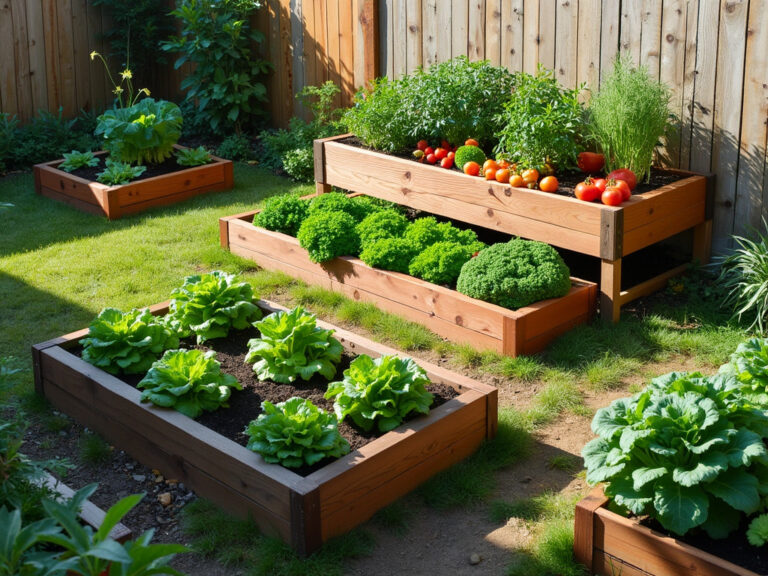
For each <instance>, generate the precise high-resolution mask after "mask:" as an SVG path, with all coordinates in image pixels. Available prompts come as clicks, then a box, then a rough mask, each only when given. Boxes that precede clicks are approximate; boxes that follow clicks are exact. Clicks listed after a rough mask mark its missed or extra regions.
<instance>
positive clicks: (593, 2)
mask: <svg viewBox="0 0 768 576" xmlns="http://www.w3.org/2000/svg"><path fill="white" fill-rule="evenodd" d="M601 10H602V3H601V1H600V0H580V1H579V5H578V30H577V31H576V33H575V36H577V37H578V39H579V44H578V51H577V52H578V55H577V62H576V66H577V71H576V84H577V85H581V84H586V85H587V88H588V89H591V90H597V87H598V85H599V83H600V41H599V38H600V34H601V25H600V23H601V20H602V18H601ZM584 97H585V98H586V95H584Z"/></svg>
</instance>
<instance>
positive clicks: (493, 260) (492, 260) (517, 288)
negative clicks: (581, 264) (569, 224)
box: [456, 238, 571, 309]
mask: <svg viewBox="0 0 768 576" xmlns="http://www.w3.org/2000/svg"><path fill="white" fill-rule="evenodd" d="M570 289H571V280H570V271H569V270H568V266H566V265H565V262H563V259H562V258H561V257H560V255H559V254H558V253H557V251H556V250H555V249H554V248H552V246H549V245H548V244H544V243H543V242H536V241H533V240H523V239H520V238H515V239H512V240H510V241H509V242H506V243H499V244H494V245H492V246H490V247H488V248H486V249H485V250H483V251H482V252H480V254H478V255H477V257H476V258H472V259H471V260H469V261H468V262H467V263H466V264H464V266H463V267H462V269H461V273H460V274H459V278H458V280H457V281H456V290H458V291H459V292H461V293H462V294H466V295H467V296H469V297H471V298H478V299H480V300H485V301H486V302H491V303H493V304H498V305H499V306H504V307H505V308H512V309H516V308H521V307H523V306H527V305H528V304H531V303H533V302H537V301H539V300H545V299H547V298H557V297H560V296H565V295H566V294H567V293H568V291H569V290H570Z"/></svg>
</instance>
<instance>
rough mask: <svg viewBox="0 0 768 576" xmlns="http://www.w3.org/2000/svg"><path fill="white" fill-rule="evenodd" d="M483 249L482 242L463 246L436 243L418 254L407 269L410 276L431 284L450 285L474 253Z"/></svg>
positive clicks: (450, 243) (451, 243)
mask: <svg viewBox="0 0 768 576" xmlns="http://www.w3.org/2000/svg"><path fill="white" fill-rule="evenodd" d="M483 248H485V244H483V243H482V242H476V243H475V244H470V245H463V244H459V243H457V242H437V243H435V244H432V245H431V246H429V247H428V248H426V249H425V250H424V251H423V252H421V253H419V254H418V255H417V256H416V257H415V258H413V260H411V263H410V265H409V267H408V272H409V273H410V274H411V276H416V277H417V278H421V279H422V280H426V281H427V282H432V283H433V284H449V285H452V284H453V283H454V282H456V279H457V278H458V277H459V274H460V273H461V267H462V266H464V264H465V263H466V262H467V261H468V260H469V259H470V258H472V255H473V254H474V253H475V252H478V251H480V250H482V249H483Z"/></svg>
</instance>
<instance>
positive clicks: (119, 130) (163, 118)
mask: <svg viewBox="0 0 768 576" xmlns="http://www.w3.org/2000/svg"><path fill="white" fill-rule="evenodd" d="M181 125H182V117H181V110H180V109H179V107H178V106H177V105H176V104H174V103H173V102H168V101H167V100H154V99H153V98H144V99H143V100H140V101H139V102H137V103H136V104H133V105H132V106H129V107H127V108H112V109H110V110H107V111H105V112H104V114H102V115H101V116H99V118H98V124H97V126H96V131H95V134H96V136H102V137H103V139H104V146H105V147H106V148H107V150H109V152H110V156H111V157H112V158H114V159H116V160H119V161H121V162H133V163H137V164H144V163H145V162H148V163H160V162H162V161H164V160H166V159H167V158H170V157H171V154H172V153H173V145H174V144H176V142H177V141H178V140H179V137H180V136H181Z"/></svg>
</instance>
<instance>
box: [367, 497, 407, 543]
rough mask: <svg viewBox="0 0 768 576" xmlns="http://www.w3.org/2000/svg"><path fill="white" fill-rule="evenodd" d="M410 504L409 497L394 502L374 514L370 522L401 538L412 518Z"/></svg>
mask: <svg viewBox="0 0 768 576" xmlns="http://www.w3.org/2000/svg"><path fill="white" fill-rule="evenodd" d="M410 503H411V497H409V496H406V497H404V498H401V499H400V500H396V501H395V502H393V503H392V504H390V505H389V506H386V507H384V508H382V509H381V510H379V511H378V512H376V514H374V515H373V518H372V519H371V520H372V522H373V523H374V524H376V525H377V526H380V527H381V528H383V529H384V530H386V531H388V532H391V533H393V534H396V535H398V536H403V535H404V534H405V533H406V532H408V528H409V525H410V522H411V519H412V518H413V508H412V507H411V505H410Z"/></svg>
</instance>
